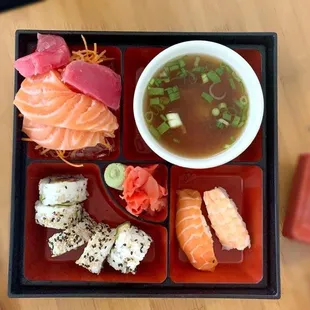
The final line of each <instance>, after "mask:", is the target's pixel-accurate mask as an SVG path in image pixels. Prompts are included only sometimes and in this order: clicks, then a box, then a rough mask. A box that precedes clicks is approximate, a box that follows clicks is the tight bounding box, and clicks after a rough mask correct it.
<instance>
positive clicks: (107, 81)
mask: <svg viewBox="0 0 310 310" xmlns="http://www.w3.org/2000/svg"><path fill="white" fill-rule="evenodd" d="M62 80H63V81H64V82H65V83H67V84H68V85H70V86H72V87H74V88H75V89H77V90H78V91H80V92H81V93H83V94H85V95H89V96H91V97H92V98H95V99H97V100H99V101H101V102H103V103H104V104H105V105H106V106H108V107H109V108H111V109H113V110H117V109H118V108H119V105H120V99H121V90H122V84H121V77H120V76H119V75H118V74H116V73H115V72H114V71H113V70H111V69H110V68H108V67H106V66H103V65H98V64H91V63H87V62H84V61H80V60H77V61H73V62H71V63H70V64H69V65H68V66H67V67H66V68H65V70H64V71H63V73H62Z"/></svg>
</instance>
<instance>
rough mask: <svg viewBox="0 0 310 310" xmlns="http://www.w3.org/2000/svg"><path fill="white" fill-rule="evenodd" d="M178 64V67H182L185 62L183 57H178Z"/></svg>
mask: <svg viewBox="0 0 310 310" xmlns="http://www.w3.org/2000/svg"><path fill="white" fill-rule="evenodd" d="M179 66H180V68H183V67H185V66H186V63H185V61H184V60H183V59H179Z"/></svg>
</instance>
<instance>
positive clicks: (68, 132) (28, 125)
mask: <svg viewBox="0 0 310 310" xmlns="http://www.w3.org/2000/svg"><path fill="white" fill-rule="evenodd" d="M22 131H23V132H24V133H25V134H26V135H27V136H28V137H29V138H30V139H31V140H32V141H34V142H36V143H37V144H39V145H40V146H43V147H45V148H47V149H51V150H63V151H71V150H78V149H82V148H86V147H93V146H96V145H97V144H103V145H105V144H106V140H105V138H106V137H107V136H109V135H108V134H105V133H104V132H90V131H83V130H72V129H66V128H60V127H53V126H47V125H40V124H37V123H35V122H32V121H30V120H29V119H27V118H24V120H23V128H22Z"/></svg>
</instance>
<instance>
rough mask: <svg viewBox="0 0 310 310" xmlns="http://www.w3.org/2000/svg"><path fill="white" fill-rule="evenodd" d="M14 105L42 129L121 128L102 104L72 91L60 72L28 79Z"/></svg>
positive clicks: (109, 129) (90, 129)
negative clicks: (48, 127) (62, 79)
mask: <svg viewBox="0 0 310 310" xmlns="http://www.w3.org/2000/svg"><path fill="white" fill-rule="evenodd" d="M14 104H15V105H16V106H17V108H18V109H19V110H20V112H21V113H22V114H23V115H24V116H25V117H26V118H28V119H29V120H31V121H34V122H36V123H38V124H41V125H48V126H54V127H61V128H68V129H74V130H87V131H104V132H114V131H115V130H116V129H117V128H118V123H117V119H116V117H115V116H114V115H113V113H112V112H111V111H110V110H109V109H108V108H107V107H106V106H105V105H104V104H103V103H101V102H99V101H97V100H95V99H92V98H90V97H89V96H86V95H83V94H80V93H76V92H74V91H72V90H71V89H70V88H69V87H68V86H67V85H65V84H64V83H63V82H62V81H61V76H60V74H59V73H58V72H57V71H49V72H48V73H46V74H41V75H38V76H34V77H31V78H26V79H25V80H24V81H23V82H22V84H21V87H20V89H19V91H18V92H17V94H16V96H15V100H14Z"/></svg>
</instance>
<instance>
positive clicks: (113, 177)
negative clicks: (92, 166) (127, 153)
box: [104, 164, 126, 190]
mask: <svg viewBox="0 0 310 310" xmlns="http://www.w3.org/2000/svg"><path fill="white" fill-rule="evenodd" d="M125 169H126V166H124V165H122V164H110V165H108V167H107V168H106V169H105V171H104V180H105V182H106V183H107V185H108V186H110V187H112V188H115V189H118V190H122V189H123V183H124V180H125Z"/></svg>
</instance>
